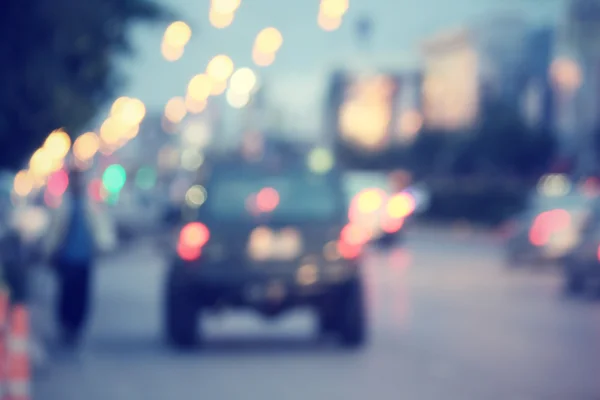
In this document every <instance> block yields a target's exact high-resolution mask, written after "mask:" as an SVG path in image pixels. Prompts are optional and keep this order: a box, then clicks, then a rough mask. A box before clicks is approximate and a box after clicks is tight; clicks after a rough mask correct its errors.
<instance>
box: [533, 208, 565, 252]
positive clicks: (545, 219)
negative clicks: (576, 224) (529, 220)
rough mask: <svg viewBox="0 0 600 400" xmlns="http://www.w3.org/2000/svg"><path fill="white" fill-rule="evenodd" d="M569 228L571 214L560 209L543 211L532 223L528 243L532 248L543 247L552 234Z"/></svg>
mask: <svg viewBox="0 0 600 400" xmlns="http://www.w3.org/2000/svg"><path fill="white" fill-rule="evenodd" d="M570 226H571V214H570V213H569V212H568V211H566V210H562V209H556V210H551V211H545V212H543V213H541V214H539V215H538V216H537V217H536V218H535V219H534V221H533V224H532V225H531V229H530V230H529V241H530V242H531V244H533V245H534V246H544V245H546V244H547V243H548V241H549V240H550V237H551V236H552V234H553V233H556V232H559V231H562V230H565V229H568V228H569V227H570Z"/></svg>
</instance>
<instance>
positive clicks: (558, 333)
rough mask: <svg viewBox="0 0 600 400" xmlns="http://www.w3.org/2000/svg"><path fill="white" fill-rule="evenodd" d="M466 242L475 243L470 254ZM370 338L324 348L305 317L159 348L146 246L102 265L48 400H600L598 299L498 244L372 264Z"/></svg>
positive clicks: (407, 253)
mask: <svg viewBox="0 0 600 400" xmlns="http://www.w3.org/2000/svg"><path fill="white" fill-rule="evenodd" d="M469 243H471V244H469ZM364 271H365V275H366V278H367V279H366V280H367V287H368V301H369V310H370V317H371V319H372V323H371V340H370V344H369V346H367V347H366V348H365V349H364V350H363V351H359V352H354V353H353V352H347V351H345V350H343V349H341V348H339V347H336V346H335V345H334V344H331V343H323V342H321V341H317V340H316V339H315V336H314V335H313V331H314V326H313V324H314V321H313V320H312V318H311V314H310V313H308V312H304V311H298V312H296V313H294V314H293V315H289V316H287V317H284V318H283V319H281V320H275V321H266V322H264V321H261V320H260V319H258V318H255V317H254V316H253V315H246V314H234V315H225V316H216V317H211V318H209V319H208V320H207V321H206V324H205V325H206V330H207V332H208V336H209V341H208V344H207V345H206V347H205V348H204V349H202V350H199V351H197V352H194V353H192V354H179V353H176V352H174V351H172V350H170V349H168V348H167V347H166V346H165V345H164V344H163V342H162V339H161V329H160V302H161V295H160V294H161V281H162V275H163V273H164V261H163V260H162V259H161V257H160V256H159V254H158V250H157V249H156V248H155V247H153V246H152V245H151V243H149V242H148V243H141V244H139V245H138V246H137V247H134V248H133V249H132V250H131V251H129V252H127V253H125V254H120V255H118V256H117V257H116V258H114V259H112V260H106V261H105V262H104V263H103V264H102V265H100V266H99V268H98V276H97V278H98V279H97V282H96V283H97V288H96V292H95V297H96V305H95V306H96V309H95V312H94V314H93V316H92V323H91V327H90V331H89V334H88V339H87V341H86V343H85V346H84V348H83V350H82V354H81V356H80V357H66V356H64V355H61V354H60V353H56V354H54V353H55V352H53V354H52V360H51V362H50V365H49V366H48V368H46V369H45V370H44V371H41V372H40V373H39V376H38V377H37V378H36V380H35V383H34V395H35V397H34V398H35V399H40V400H82V399H85V400H105V399H111V400H137V399H140V400H141V399H143V400H165V399H191V398H199V399H208V400H213V399H214V400H217V399H227V400H229V399H231V400H235V399H244V400H255V399H256V400H269V399H286V400H296V399H302V400H305V399H330V398H340V399H342V398H343V399H344V400H354V399H356V400H358V399H361V400H362V399H378V400H385V399H390V400H398V399H408V400H410V399H415V400H429V399H431V400H434V399H446V400H454V399H456V400H471V399H473V400H480V399H481V400H496V399H498V400H529V399H532V400H538V399H539V400H553V399H556V400H594V399H598V398H600V379H599V378H598V373H599V371H600V302H594V301H590V300H589V299H582V300H566V299H564V298H563V297H562V296H561V294H560V280H559V277H558V276H557V274H556V273H555V272H553V271H551V270H545V271H540V270H534V269H528V270H510V269H506V268H505V266H504V265H503V262H502V257H501V253H500V251H499V249H498V247H497V245H496V244H495V243H494V241H493V240H485V239H484V238H481V237H475V238H469V237H467V236H457V237H455V236H453V235H452V234H451V233H450V232H441V233H436V234H435V235H433V236H432V235H428V234H426V233H420V234H415V235H413V236H411V237H410V238H409V240H408V243H406V245H405V246H403V248H399V249H395V250H392V251H390V252H388V253H385V254H384V253H382V252H376V251H373V252H371V253H370V254H368V255H367V257H366V260H365V265H364Z"/></svg>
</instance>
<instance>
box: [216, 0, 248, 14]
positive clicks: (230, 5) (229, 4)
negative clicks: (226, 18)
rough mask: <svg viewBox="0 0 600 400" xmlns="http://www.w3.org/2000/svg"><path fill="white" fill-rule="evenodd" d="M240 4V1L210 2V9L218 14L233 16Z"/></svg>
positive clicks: (221, 0)
mask: <svg viewBox="0 0 600 400" xmlns="http://www.w3.org/2000/svg"><path fill="white" fill-rule="evenodd" d="M241 4H242V0H211V5H210V9H211V10H213V11H215V12H217V13H220V14H233V13H234V12H236V11H237V9H238V8H239V7H240V5H241Z"/></svg>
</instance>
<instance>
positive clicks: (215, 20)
mask: <svg viewBox="0 0 600 400" xmlns="http://www.w3.org/2000/svg"><path fill="white" fill-rule="evenodd" d="M234 18H235V14H234V13H220V12H218V11H215V10H212V9H211V10H210V12H209V13H208V20H209V22H210V24H211V25H212V26H213V27H214V28H216V29H225V28H227V27H228V26H230V25H231V24H232V23H233V20H234Z"/></svg>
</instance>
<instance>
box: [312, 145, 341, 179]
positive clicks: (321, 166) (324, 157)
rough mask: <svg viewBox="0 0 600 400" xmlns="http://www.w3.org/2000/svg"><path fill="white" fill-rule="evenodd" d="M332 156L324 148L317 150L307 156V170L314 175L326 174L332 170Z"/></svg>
mask: <svg viewBox="0 0 600 400" xmlns="http://www.w3.org/2000/svg"><path fill="white" fill-rule="evenodd" d="M334 162H335V161H334V159H333V154H331V152H330V151H329V150H327V149H325V148H317V149H314V150H313V151H311V152H310V154H309V155H308V168H310V170H311V171H312V172H314V173H315V174H326V173H327V172H329V171H330V170H331V169H332V168H333V164H334Z"/></svg>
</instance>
